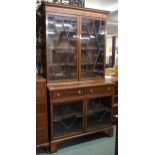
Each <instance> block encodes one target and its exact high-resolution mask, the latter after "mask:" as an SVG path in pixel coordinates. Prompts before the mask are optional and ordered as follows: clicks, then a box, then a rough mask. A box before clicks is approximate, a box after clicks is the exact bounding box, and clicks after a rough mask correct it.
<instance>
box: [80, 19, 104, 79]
mask: <svg viewBox="0 0 155 155" xmlns="http://www.w3.org/2000/svg"><path fill="white" fill-rule="evenodd" d="M81 34H82V37H81V78H89V77H102V76H103V72H104V52H105V51H104V45H105V22H104V21H103V20H96V19H87V18H83V19H82V32H81Z"/></svg>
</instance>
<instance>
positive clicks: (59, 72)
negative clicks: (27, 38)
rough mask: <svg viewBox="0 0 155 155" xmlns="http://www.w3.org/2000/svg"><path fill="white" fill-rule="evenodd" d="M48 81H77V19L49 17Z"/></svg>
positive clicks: (47, 35) (47, 26) (58, 16)
mask: <svg viewBox="0 0 155 155" xmlns="http://www.w3.org/2000/svg"><path fill="white" fill-rule="evenodd" d="M46 37H47V44H46V46H47V47H46V48H47V74H48V80H50V81H51V80H71V79H77V17H72V16H63V15H62V16H61V15H51V14H48V15H47V19H46Z"/></svg>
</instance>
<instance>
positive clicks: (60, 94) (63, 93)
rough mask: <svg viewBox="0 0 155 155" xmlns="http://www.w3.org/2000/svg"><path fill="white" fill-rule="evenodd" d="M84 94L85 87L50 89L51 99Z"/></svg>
mask: <svg viewBox="0 0 155 155" xmlns="http://www.w3.org/2000/svg"><path fill="white" fill-rule="evenodd" d="M83 95H85V89H70V90H57V91H51V99H52V100H53V99H59V98H66V97H78V96H83Z"/></svg>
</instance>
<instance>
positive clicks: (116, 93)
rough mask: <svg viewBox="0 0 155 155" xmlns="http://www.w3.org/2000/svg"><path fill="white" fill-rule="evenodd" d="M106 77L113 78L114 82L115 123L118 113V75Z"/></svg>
mask: <svg viewBox="0 0 155 155" xmlns="http://www.w3.org/2000/svg"><path fill="white" fill-rule="evenodd" d="M106 79H108V80H111V81H112V82H113V83H114V95H113V100H114V101H113V123H116V122H117V120H116V117H115V115H118V77H115V76H108V77H106Z"/></svg>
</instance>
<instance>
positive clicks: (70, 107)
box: [51, 101, 83, 138]
mask: <svg viewBox="0 0 155 155" xmlns="http://www.w3.org/2000/svg"><path fill="white" fill-rule="evenodd" d="M52 107H53V108H52V109H53V110H52V111H53V112H52V113H51V114H53V115H52V116H51V120H52V135H53V137H54V138H57V137H67V136H72V135H76V134H79V133H82V132H83V101H72V102H65V103H64V102H63V103H57V104H56V103H54V104H52Z"/></svg>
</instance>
